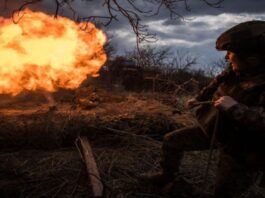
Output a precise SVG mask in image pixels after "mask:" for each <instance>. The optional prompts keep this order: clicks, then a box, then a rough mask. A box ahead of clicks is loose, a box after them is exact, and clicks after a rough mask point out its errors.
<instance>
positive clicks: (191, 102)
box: [185, 98, 198, 108]
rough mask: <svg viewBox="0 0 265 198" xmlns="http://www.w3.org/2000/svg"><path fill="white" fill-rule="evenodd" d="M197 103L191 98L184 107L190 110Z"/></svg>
mask: <svg viewBox="0 0 265 198" xmlns="http://www.w3.org/2000/svg"><path fill="white" fill-rule="evenodd" d="M197 102H198V101H197V100H196V99H195V98H191V99H189V100H188V101H187V102H186V104H185V106H186V107H187V108H192V107H194V106H195V103H197Z"/></svg>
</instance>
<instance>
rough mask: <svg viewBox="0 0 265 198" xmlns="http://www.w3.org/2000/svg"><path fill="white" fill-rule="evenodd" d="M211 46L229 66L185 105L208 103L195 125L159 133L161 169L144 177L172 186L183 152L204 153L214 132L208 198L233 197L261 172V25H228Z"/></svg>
mask: <svg viewBox="0 0 265 198" xmlns="http://www.w3.org/2000/svg"><path fill="white" fill-rule="evenodd" d="M216 48H217V49H218V50H226V51H227V54H226V59H227V60H228V61H229V62H230V65H229V67H228V68H227V69H225V70H224V71H223V72H222V73H221V74H220V75H219V76H217V77H216V78H215V79H214V80H213V81H212V82H211V83H210V84H209V85H208V86H207V87H205V88H204V89H203V90H202V91H201V92H200V93H199V94H198V95H197V96H196V97H195V98H193V99H191V100H189V101H188V104H187V105H188V106H189V107H191V106H193V105H194V104H195V103H198V101H209V100H210V101H213V102H212V103H211V104H202V105H200V106H199V107H197V110H196V117H197V120H198V123H199V126H192V127H187V128H182V129H178V130H176V131H173V132H171V133H169V134H167V135H165V137H164V141H163V146H162V160H161V167H162V171H161V172H160V173H156V174H151V175H150V174H149V175H146V179H147V180H146V181H149V182H152V183H153V184H155V185H157V187H158V188H161V189H162V188H164V187H165V186H166V185H168V184H170V183H172V182H173V180H174V175H175V174H176V173H177V172H178V171H179V166H180V163H181V159H182V156H183V151H192V150H204V149H209V145H210V142H211V138H212V135H213V132H214V131H215V132H216V138H215V140H216V141H215V147H218V148H219V149H220V159H219V165H218V170H217V173H216V174H217V177H216V181H215V192H214V197H218V198H230V197H235V196H236V195H237V194H238V193H241V192H243V190H245V189H247V187H248V186H249V184H250V179H249V175H250V174H251V173H253V171H257V170H258V171H264V169H265V110H264V108H265V22H264V21H249V22H244V23H241V24H239V25H236V26H234V27H233V28H231V29H229V30H228V31H226V32H224V33H223V34H222V35H221V36H220V37H219V38H218V39H217V42H216ZM216 119H218V121H216ZM215 125H217V126H215Z"/></svg>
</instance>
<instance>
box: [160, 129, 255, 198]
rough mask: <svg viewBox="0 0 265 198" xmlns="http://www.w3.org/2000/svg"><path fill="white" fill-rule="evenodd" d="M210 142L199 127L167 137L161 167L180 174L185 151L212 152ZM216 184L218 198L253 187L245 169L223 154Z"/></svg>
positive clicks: (170, 172) (221, 153) (179, 131)
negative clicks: (209, 150) (208, 150)
mask: <svg viewBox="0 0 265 198" xmlns="http://www.w3.org/2000/svg"><path fill="white" fill-rule="evenodd" d="M209 145H210V138H209V137H208V136H207V135H206V134H205V133H204V132H203V131H202V130H201V129H200V128H198V127H187V128H182V129H178V130H175V131H173V132H171V133H168V134H166V135H165V136H164V140H163V146H162V160H161V167H162V168H163V171H164V172H165V173H167V174H174V173H176V172H178V169H179V166H180V163H181V160H182V157H183V152H184V151H195V150H207V149H209ZM216 174H217V176H216V181H215V197H218V198H230V197H235V195H237V194H239V193H241V192H242V191H244V190H245V189H247V188H248V186H249V185H250V184H251V182H249V181H250V178H249V174H248V172H247V170H246V168H245V167H244V166H242V165H241V164H240V163H238V162H237V160H235V159H234V158H233V157H231V156H230V155H228V154H226V153H224V152H222V151H220V156H219V164H218V170H217V173H216Z"/></svg>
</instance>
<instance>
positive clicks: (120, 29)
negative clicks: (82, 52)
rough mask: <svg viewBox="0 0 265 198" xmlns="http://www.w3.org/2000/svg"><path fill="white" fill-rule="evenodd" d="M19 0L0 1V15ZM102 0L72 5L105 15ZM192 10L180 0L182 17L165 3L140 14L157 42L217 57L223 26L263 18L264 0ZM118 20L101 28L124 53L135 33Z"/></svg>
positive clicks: (50, 6)
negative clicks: (172, 14) (152, 13)
mask: <svg viewBox="0 0 265 198" xmlns="http://www.w3.org/2000/svg"><path fill="white" fill-rule="evenodd" d="M22 2H24V1H22V0H8V3H7V5H6V7H4V4H3V3H2V4H0V15H2V16H5V17H8V16H10V15H11V13H12V11H13V10H14V9H17V8H19V6H20V5H21V3H22ZM120 2H122V4H123V5H124V6H126V7H127V8H129V7H130V5H128V4H126V3H125V2H126V1H120ZM135 2H136V3H137V6H138V7H139V8H141V9H143V10H144V11H146V12H148V11H149V10H152V9H153V8H154V7H153V6H154V5H152V4H149V3H147V2H145V1H135ZM102 3H103V1H100V0H94V1H83V0H75V1H74V3H73V8H74V9H75V10H76V11H77V14H78V16H79V17H86V16H90V15H103V16H106V15H107V13H108V12H107V9H106V7H103V6H102ZM188 3H189V8H190V9H191V11H187V10H186V9H185V4H184V3H183V2H181V1H180V2H179V4H178V7H177V11H178V14H180V15H182V16H184V17H185V19H184V20H183V19H182V18H177V19H175V20H174V19H170V13H169V11H168V10H166V9H165V8H164V7H162V8H161V9H160V13H159V14H158V15H155V16H148V15H150V14H148V13H145V14H143V16H142V21H141V22H142V23H143V24H147V25H149V30H150V31H151V32H152V33H155V34H156V35H157V37H158V38H159V41H158V42H157V45H161V46H162V45H163V46H164V45H167V46H170V47H172V48H178V47H181V48H185V49H187V50H190V51H191V52H194V53H195V54H199V55H198V56H200V57H204V58H205V59H206V58H211V59H214V58H218V57H220V56H223V54H222V53H220V52H217V51H216V50H215V39H216V38H217V37H218V36H219V35H220V34H221V33H222V32H223V31H225V30H226V29H228V28H230V27H232V26H233V25H235V24H237V23H239V22H242V21H246V20H251V19H263V20H265V1H264V0H224V2H223V3H222V4H221V7H220V8H212V7H209V6H207V5H206V4H205V3H204V2H203V1H198V0H190V1H188ZM30 7H31V9H33V10H38V11H39V10H40V11H44V12H46V13H49V14H54V12H55V3H54V0H43V1H42V3H38V4H36V5H32V6H30ZM59 14H60V15H63V16H67V17H69V18H72V19H73V18H77V15H73V13H72V12H71V9H69V7H67V6H65V7H64V8H63V9H61V10H60V12H59ZM114 14H115V15H116V16H117V19H118V21H115V20H114V21H113V23H112V24H111V25H110V26H108V27H104V30H105V31H106V32H107V33H108V34H110V35H112V36H113V38H112V44H113V45H114V47H115V48H117V50H118V52H119V53H124V52H125V51H128V50H130V49H133V48H134V47H135V35H134V33H133V31H132V28H131V27H130V25H129V23H128V19H127V18H125V17H123V16H122V15H121V14H120V13H116V12H114Z"/></svg>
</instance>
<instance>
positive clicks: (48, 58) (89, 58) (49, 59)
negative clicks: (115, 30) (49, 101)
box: [0, 10, 106, 95]
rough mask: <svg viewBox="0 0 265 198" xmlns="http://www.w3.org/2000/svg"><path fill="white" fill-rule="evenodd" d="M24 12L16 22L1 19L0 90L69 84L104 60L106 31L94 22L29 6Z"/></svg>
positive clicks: (93, 71)
mask: <svg viewBox="0 0 265 198" xmlns="http://www.w3.org/2000/svg"><path fill="white" fill-rule="evenodd" d="M23 14H24V16H23V17H22V18H21V19H20V20H19V22H18V23H17V24H15V23H13V21H12V19H4V18H0V93H5V94H12V95H16V94H19V93H20V92H22V91H23V90H46V91H49V92H54V91H56V90H57V89H58V88H68V89H74V88H77V87H78V86H79V85H80V83H81V82H82V81H83V80H85V79H86V78H87V76H92V75H96V74H97V72H98V71H99V69H100V68H101V66H102V65H103V64H104V63H105V61H106V54H105V52H104V49H103V45H104V44H105V42H106V36H105V34H104V33H103V32H102V31H101V30H99V29H97V28H96V27H95V25H94V24H92V23H88V24H84V23H79V24H77V23H75V22H74V21H72V20H70V19H68V18H64V17H57V19H54V17H53V16H49V15H46V14H45V13H42V12H32V11H30V10H25V11H23ZM84 25H86V29H85V30H84V29H82V28H81V27H84Z"/></svg>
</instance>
